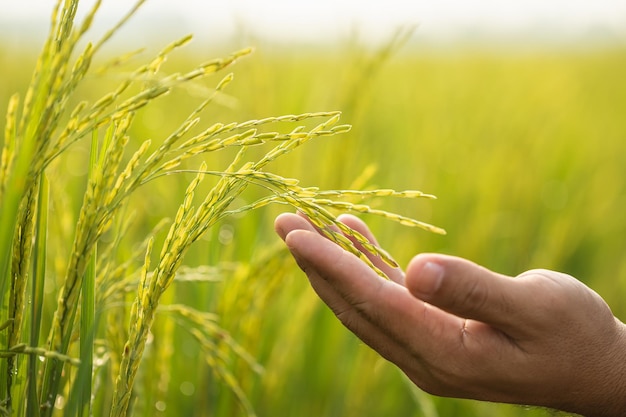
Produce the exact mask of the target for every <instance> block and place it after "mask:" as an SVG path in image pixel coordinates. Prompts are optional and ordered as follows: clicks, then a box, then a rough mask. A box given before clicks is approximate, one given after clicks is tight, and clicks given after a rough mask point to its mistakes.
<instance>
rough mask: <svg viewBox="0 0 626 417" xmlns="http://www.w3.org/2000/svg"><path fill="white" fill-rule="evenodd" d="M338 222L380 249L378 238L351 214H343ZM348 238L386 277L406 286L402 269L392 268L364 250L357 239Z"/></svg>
mask: <svg viewBox="0 0 626 417" xmlns="http://www.w3.org/2000/svg"><path fill="white" fill-rule="evenodd" d="M338 220H339V221H341V222H342V223H344V224H345V225H346V226H348V227H350V228H351V229H354V230H356V231H357V232H359V233H361V234H362V235H363V236H365V238H366V239H367V240H368V241H369V242H370V243H372V244H373V245H375V246H378V247H380V245H379V244H378V241H377V239H376V237H375V236H374V234H373V233H372V232H371V230H370V229H369V227H368V226H367V224H365V222H364V221H363V220H361V219H359V218H358V217H356V216H353V215H350V214H342V215H341V216H339V217H338ZM348 238H349V239H350V240H351V241H352V242H353V243H354V244H355V246H356V248H357V249H358V250H360V251H361V252H363V253H364V254H365V255H366V256H367V257H368V258H369V259H370V261H372V263H373V264H374V265H376V266H377V267H378V268H380V269H381V270H382V271H383V272H384V273H385V275H387V276H388V277H389V279H391V280H392V281H394V282H397V283H398V284H401V285H404V271H402V269H401V268H399V267H396V268H394V267H392V266H391V265H389V264H388V263H387V262H385V261H383V260H382V259H381V258H380V257H379V256H376V255H373V254H372V253H370V252H369V251H368V250H366V249H365V248H363V246H362V245H360V244H359V243H358V242H357V241H356V239H354V238H351V237H350V236H348Z"/></svg>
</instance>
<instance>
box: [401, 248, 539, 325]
mask: <svg viewBox="0 0 626 417" xmlns="http://www.w3.org/2000/svg"><path fill="white" fill-rule="evenodd" d="M520 284H521V283H520V282H519V281H518V280H516V279H513V278H511V277H508V276H505V275H501V274H498V273H495V272H492V271H490V270H488V269H486V268H484V267H481V266H479V265H477V264H475V263H473V262H470V261H468V260H466V259H462V258H457V257H452V256H444V255H437V254H420V255H418V256H416V257H415V258H413V259H412V260H411V262H410V264H409V266H408V268H407V271H406V287H407V289H408V290H409V291H410V292H411V294H413V296H415V297H417V298H419V299H421V300H423V301H425V302H427V303H429V304H431V305H433V306H436V307H438V308H440V309H442V310H445V311H447V312H449V313H452V314H454V315H457V316H459V317H462V318H467V319H473V320H478V321H482V322H484V323H487V324H490V325H492V326H494V327H496V328H499V329H501V330H503V331H505V332H507V333H509V331H513V332H517V331H519V330H520V329H519V326H520V321H521V322H523V321H525V320H528V318H529V317H527V316H524V312H527V311H528V309H529V307H530V305H531V304H532V300H533V297H534V296H533V293H532V290H531V288H529V286H528V285H520ZM532 287H534V286H532ZM509 334H510V333H509Z"/></svg>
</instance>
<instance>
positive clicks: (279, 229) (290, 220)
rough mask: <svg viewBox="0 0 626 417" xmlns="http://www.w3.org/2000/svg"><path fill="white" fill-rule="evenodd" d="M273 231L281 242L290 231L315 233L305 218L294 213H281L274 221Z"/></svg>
mask: <svg viewBox="0 0 626 417" xmlns="http://www.w3.org/2000/svg"><path fill="white" fill-rule="evenodd" d="M274 230H276V233H277V234H278V235H279V236H280V238H281V239H282V240H285V238H286V237H287V235H288V234H289V232H291V231H292V230H309V231H316V229H315V227H314V226H313V225H312V224H311V223H310V222H309V221H308V220H307V218H306V217H304V216H301V215H299V214H295V213H282V214H280V215H279V216H278V217H276V220H275V221H274Z"/></svg>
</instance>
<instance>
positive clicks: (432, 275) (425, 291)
mask: <svg viewBox="0 0 626 417" xmlns="http://www.w3.org/2000/svg"><path fill="white" fill-rule="evenodd" d="M443 273H444V271H443V267H442V266H441V265H439V264H437V263H434V262H426V264H424V266H423V267H422V270H421V272H420V274H419V278H418V281H417V288H416V289H417V292H419V293H420V294H421V295H424V296H430V295H432V294H434V293H435V292H437V290H438V289H439V287H441V282H442V281H443Z"/></svg>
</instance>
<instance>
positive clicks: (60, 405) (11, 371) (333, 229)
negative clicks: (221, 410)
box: [0, 0, 443, 416]
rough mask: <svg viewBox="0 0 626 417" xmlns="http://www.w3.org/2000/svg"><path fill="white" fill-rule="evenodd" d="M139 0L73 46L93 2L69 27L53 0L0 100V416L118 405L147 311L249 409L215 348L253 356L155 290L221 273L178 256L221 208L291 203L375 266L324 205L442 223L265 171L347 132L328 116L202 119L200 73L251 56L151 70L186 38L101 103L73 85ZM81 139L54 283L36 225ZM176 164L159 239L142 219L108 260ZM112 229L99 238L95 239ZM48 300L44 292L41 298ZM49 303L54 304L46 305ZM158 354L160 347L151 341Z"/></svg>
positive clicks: (146, 336) (67, 5)
mask: <svg viewBox="0 0 626 417" xmlns="http://www.w3.org/2000/svg"><path fill="white" fill-rule="evenodd" d="M143 2H144V1H143V0H139V1H137V2H136V4H135V5H134V6H133V7H132V8H131V9H130V11H129V13H128V14H127V15H126V16H124V17H123V18H122V19H121V20H120V22H119V23H118V24H117V25H115V26H114V27H113V28H112V29H111V30H110V31H108V32H106V33H105V34H104V35H103V36H102V37H101V38H100V40H98V41H96V42H93V43H92V42H88V43H87V44H86V46H83V47H81V46H80V45H81V44H82V43H81V41H82V40H83V38H85V36H86V34H87V33H88V32H89V29H90V27H91V24H92V22H93V20H94V18H95V16H96V14H97V11H98V8H99V6H100V3H101V2H100V1H98V2H96V4H95V5H94V6H93V8H92V9H91V10H90V11H89V13H87V15H86V17H85V18H84V20H83V21H82V22H80V23H77V22H76V12H77V9H78V3H79V1H78V0H59V1H58V2H57V4H56V6H55V7H54V10H53V12H52V16H51V27H50V32H49V35H48V38H47V39H46V42H45V44H44V46H43V49H42V51H41V54H40V55H39V58H38V61H37V64H36V67H35V70H34V72H33V75H32V79H31V82H30V85H29V87H28V90H27V91H26V92H25V94H24V95H23V96H22V95H20V94H15V95H14V96H12V97H11V99H10V101H9V104H8V110H7V115H6V122H5V130H4V141H3V146H2V157H1V158H2V159H1V161H0V207H1V212H2V219H1V220H0V278H1V279H0V306H1V307H2V311H1V320H0V321H1V322H2V323H3V324H2V326H1V327H2V330H1V333H0V335H1V337H2V340H1V343H2V348H1V349H2V350H1V351H0V355H1V356H2V358H3V360H2V362H1V369H0V374H1V375H2V376H1V377H0V400H1V406H0V412H1V413H2V414H4V415H16V416H21V415H28V416H52V415H56V414H59V415H60V414H63V415H67V416H86V415H91V414H97V415H102V414H107V413H108V414H109V415H110V416H126V415H129V414H131V413H132V412H133V407H134V406H135V404H136V403H137V398H138V394H137V392H138V390H139V387H138V384H139V379H138V375H139V374H140V371H141V364H142V360H143V359H144V357H145V354H146V349H147V347H148V345H150V343H151V338H152V337H154V333H153V328H154V325H155V318H156V316H157V314H162V315H163V316H164V317H168V318H170V319H171V320H172V322H173V323H178V324H179V325H181V326H182V327H183V328H185V329H186V330H187V331H188V332H189V333H190V334H191V335H192V336H193V338H194V339H195V340H196V341H197V342H198V343H199V345H200V346H201V347H202V352H203V355H204V358H205V360H206V363H207V365H208V366H209V367H210V368H211V369H212V371H213V372H214V374H215V375H216V378H217V379H218V380H219V381H221V383H222V384H224V386H225V387H227V388H228V389H230V390H231V391H232V392H233V393H234V395H235V396H236V397H237V399H238V400H239V402H240V404H241V407H242V409H243V410H244V411H245V413H246V414H248V415H254V410H253V407H252V405H251V404H250V403H249V402H248V400H247V398H246V393H245V391H244V390H243V388H242V387H241V385H240V383H239V382H238V380H237V378H236V376H235V374H234V373H233V371H232V370H231V369H230V368H229V366H230V364H229V360H228V354H230V353H232V354H234V355H236V356H238V357H239V358H241V359H242V360H244V361H245V362H246V363H247V364H248V366H249V367H250V368H251V369H253V370H258V369H259V364H258V363H257V362H256V360H255V359H254V358H253V357H252V356H251V355H250V354H249V353H248V352H246V350H245V349H243V347H242V346H240V345H239V344H238V343H237V341H236V340H234V338H232V337H231V336H230V335H229V334H228V332H226V331H225V330H224V329H223V328H221V327H220V325H219V321H218V317H217V316H216V315H215V314H214V313H211V312H206V311H201V310H198V309H196V308H193V307H191V306H187V305H184V304H177V303H172V302H171V300H172V297H171V296H169V294H171V289H170V288H171V287H172V284H173V283H174V282H175V281H184V280H185V279H189V277H194V278H192V279H198V280H202V281H206V282H210V281H212V280H213V279H219V280H223V279H228V277H229V276H230V275H231V274H232V270H231V269H229V268H228V267H227V265H225V264H222V263H220V262H218V263H217V264H216V265H210V266H207V267H204V268H192V269H189V268H186V267H185V266H184V258H185V254H186V253H187V252H188V251H189V249H190V247H191V246H192V245H193V244H194V243H195V242H197V241H198V240H199V239H200V238H201V237H202V236H204V235H205V234H206V233H207V232H208V231H210V230H211V229H212V228H213V227H215V226H216V224H219V222H220V221H223V219H224V218H226V217H228V216H233V215H238V214H241V213H245V212H247V211H250V210H254V209H258V208H261V207H264V206H267V205H269V204H283V205H287V206H291V207H292V208H293V209H296V210H298V211H300V212H302V213H304V214H305V215H307V216H308V217H309V218H310V219H311V221H312V222H313V224H314V225H315V226H317V227H318V228H319V229H320V231H321V233H323V234H324V235H325V236H327V237H328V238H329V239H332V240H333V241H335V242H336V243H337V244H338V245H340V246H342V247H343V248H345V249H346V250H348V251H350V252H353V253H354V254H356V255H357V256H360V257H361V258H362V259H363V260H364V261H365V262H367V263H368V264H369V265H370V266H371V267H372V268H374V269H375V270H376V271H377V272H378V273H380V274H383V273H382V272H381V271H380V270H378V269H377V268H376V267H375V266H374V265H373V264H372V263H371V262H370V261H369V258H367V257H366V256H364V255H363V254H362V253H361V252H360V251H359V250H357V249H356V247H355V245H354V244H353V243H352V240H351V239H348V238H347V236H349V237H351V238H353V239H354V241H356V242H358V243H359V244H360V245H362V246H363V247H364V248H365V249H366V250H368V251H370V252H372V253H374V254H376V255H378V256H380V257H381V258H382V259H384V260H385V261H387V262H388V263H390V264H392V265H395V263H394V261H393V260H392V259H391V258H390V257H389V256H388V255H387V254H386V253H385V252H384V251H382V250H381V249H379V248H377V247H376V246H374V245H372V244H370V243H369V242H368V241H367V240H366V239H365V237H363V236H362V235H360V234H359V233H358V232H356V231H354V230H352V229H350V228H348V227H346V226H345V225H343V224H342V223H340V222H339V221H338V220H337V218H336V216H335V214H334V213H337V212H339V211H354V212H358V213H368V214H373V215H378V216H382V217H384V218H387V219H389V220H392V221H397V222H399V223H401V224H403V225H407V226H415V227H419V228H422V229H425V230H428V231H431V232H435V233H443V230H442V229H439V228H437V227H435V226H432V225H430V224H427V223H423V222H420V221H417V220H414V219H411V218H409V217H405V216H401V215H399V214H395V213H390V212H386V211H384V210H380V209H374V208H371V207H370V206H368V205H367V204H366V203H365V202H364V200H366V199H368V198H375V197H376V198H377V197H399V198H433V196H432V195H429V194H424V193H421V192H419V191H411V190H408V191H395V190H391V189H374V190H320V189H319V188H317V187H304V186H301V185H300V183H299V181H298V180H297V179H293V178H287V177H284V176H280V175H277V174H275V173H272V172H269V171H267V170H266V169H267V167H268V166H269V165H270V164H271V163H272V162H273V161H275V160H277V159H279V158H283V157H285V156H286V155H288V154H290V153H291V152H292V151H293V150H295V149H296V148H299V147H301V146H303V145H305V144H306V143H307V142H309V141H310V140H312V139H318V138H323V137H330V136H334V135H337V134H341V133H345V132H347V131H349V130H350V126H349V125H345V124H338V123H339V120H340V113H339V112H337V111H328V112H327V111H322V112H310V113H303V114H295V115H282V116H273V117H266V118H262V119H256V120H247V121H243V122H228V123H211V124H208V125H206V124H205V125H204V126H203V119H204V118H205V117H206V114H207V113H208V109H210V108H211V105H212V104H214V102H215V101H216V100H219V98H220V97H222V96H223V94H225V93H224V91H225V90H226V88H227V86H228V85H229V84H230V83H231V82H232V81H233V75H232V74H230V73H226V74H223V75H221V76H219V78H217V81H215V80H212V77H213V76H215V75H217V74H219V73H222V72H223V71H224V70H225V69H227V68H229V67H230V66H231V65H233V64H234V63H235V62H236V61H237V60H239V59H241V58H244V57H245V56H247V55H249V54H250V53H251V52H252V51H251V49H250V48H246V49H242V50H240V51H236V52H234V53H232V54H231V55H229V56H226V57H223V58H219V59H213V60H210V61H207V62H205V63H202V64H200V65H196V66H195V67H192V68H191V69H189V70H187V71H182V72H175V73H171V74H168V73H165V71H163V70H162V68H163V64H164V62H165V61H166V60H167V58H168V57H169V56H170V55H171V53H172V52H173V51H175V50H177V49H179V48H182V47H184V46H185V45H186V44H187V43H188V42H189V41H190V40H191V36H186V37H184V38H182V39H180V40H177V41H175V42H172V43H171V44H169V45H167V46H165V47H164V48H163V49H162V50H161V52H159V53H158V54H156V56H154V58H152V59H151V60H149V61H148V62H147V63H145V64H141V65H139V66H137V67H136V68H135V69H134V70H133V71H132V72H131V73H130V74H127V75H125V76H124V77H123V78H122V79H121V81H120V82H119V84H118V85H117V86H116V87H115V88H114V89H113V90H111V91H110V92H108V93H106V94H104V95H102V96H101V97H100V98H98V99H96V100H89V99H85V98H84V97H82V96H81V95H80V88H79V87H80V86H82V85H83V84H84V82H85V80H86V79H87V78H89V77H92V78H94V77H104V76H106V74H108V73H110V72H111V71H113V69H114V68H116V67H117V66H119V65H120V63H122V62H124V63H126V62H127V61H128V62H130V61H131V60H132V59H133V58H135V54H133V53H130V54H126V55H123V56H121V57H119V58H117V59H115V60H113V61H111V62H109V63H108V64H105V65H104V66H102V67H101V68H96V69H94V65H95V62H96V61H95V58H96V57H97V55H98V52H99V51H100V50H101V48H102V46H103V45H104V44H106V42H107V41H108V40H109V39H110V38H111V37H112V36H113V35H114V34H115V32H116V31H117V30H118V29H119V28H120V27H121V26H122V25H123V24H125V23H126V22H127V21H128V19H129V18H130V17H131V16H132V15H133V14H134V13H135V12H136V11H137V10H138V9H139V7H140V6H141V5H142V3H143ZM81 48H82V49H81ZM208 82H211V83H212V85H214V87H212V88H210V89H208V91H209V92H208V93H207V94H205V97H204V98H203V100H202V102H201V103H200V104H199V105H197V106H196V108H195V109H194V110H193V111H192V112H191V113H190V114H189V115H188V116H187V117H186V118H185V119H184V120H182V122H181V123H180V124H179V126H178V127H177V128H176V129H174V130H173V131H172V132H170V133H169V134H166V135H164V136H163V138H162V139H161V140H158V141H156V140H155V141H152V140H147V139H146V140H137V139H136V138H132V140H131V132H132V126H133V123H134V122H135V121H136V118H137V115H138V114H140V113H141V112H142V111H143V109H144V108H146V107H147V106H150V105H152V104H153V103H154V102H156V101H157V100H159V99H160V98H161V97H163V96H165V95H167V94H168V93H170V92H173V91H177V90H180V89H181V88H182V87H184V86H188V85H201V83H208ZM205 89H206V87H205ZM293 126H295V127H293ZM84 141H90V159H89V164H88V166H89V169H88V172H87V173H86V174H85V178H84V183H85V189H84V195H83V200H82V203H81V205H80V209H79V211H78V216H77V218H76V221H75V224H74V225H73V227H72V234H73V236H72V238H71V239H70V240H71V242H70V241H63V242H60V243H61V244H62V246H64V247H65V248H66V253H67V259H66V260H65V261H63V262H62V264H63V267H62V268H63V272H62V273H61V274H60V275H61V276H60V277H56V276H55V274H53V271H55V270H56V269H55V268H53V267H52V266H51V265H49V261H50V256H49V250H50V249H52V247H51V243H50V242H52V239H51V237H50V235H49V232H48V231H49V229H50V228H52V227H56V226H55V222H56V221H57V219H55V218H54V216H52V215H51V212H52V208H51V207H50V201H51V196H50V194H51V189H54V190H59V189H62V187H63V183H64V182H65V181H66V179H65V178H63V177H60V176H58V175H55V171H54V169H53V168H54V164H55V162H56V161H57V160H58V159H59V158H61V157H62V156H63V155H64V154H65V153H66V152H67V151H68V150H71V149H72V147H73V146H76V145H77V144H78V143H81V142H84ZM137 143H139V145H137V146H136V145H135V144H137ZM257 148H258V149H262V152H261V153H260V155H261V156H260V157H255V155H254V154H255V153H254V152H252V150H253V149H257ZM227 150H234V153H233V155H234V157H233V158H232V160H230V161H229V162H228V163H227V164H226V166H225V167H209V165H208V164H207V163H206V162H204V161H203V162H201V163H200V164H199V166H197V167H195V168H194V167H189V165H190V164H193V163H194V162H195V161H197V160H198V158H202V157H206V156H207V155H210V154H214V153H217V152H225V151H227ZM189 173H192V174H193V175H194V178H193V180H192V181H191V182H190V183H189V184H188V186H187V189H186V192H185V193H184V197H183V201H182V202H181V203H180V205H179V207H178V210H177V211H176V212H175V213H172V214H173V221H171V223H170V224H169V229H168V230H167V232H165V233H164V234H165V237H164V238H163V239H161V237H162V234H161V231H164V229H165V228H166V227H167V222H168V221H167V220H164V222H161V223H159V224H156V225H154V229H153V231H152V232H151V233H150V234H149V235H148V236H145V238H144V239H141V240H140V241H139V242H136V246H135V250H134V251H133V253H132V254H129V255H128V257H127V258H126V259H124V260H122V261H120V260H119V259H118V257H116V256H115V253H116V248H117V245H118V244H119V241H120V239H121V238H122V236H123V235H124V230H126V228H128V227H129V220H128V218H127V213H128V211H127V209H128V206H129V205H132V202H131V196H133V195H134V194H136V192H137V191H138V190H139V189H144V188H146V187H150V186H151V185H153V184H154V183H155V182H158V181H161V180H163V179H165V178H166V177H170V176H175V175H183V174H189ZM207 177H212V178H214V179H215V181H214V185H212V186H211V187H210V188H209V189H208V191H206V192H205V191H202V192H200V190H201V188H200V184H201V183H203V181H205V180H206V178H207ZM249 186H254V187H257V188H259V189H260V190H262V191H263V192H264V193H265V194H264V195H263V196H262V197H260V198H257V199H256V200H254V201H252V202H248V203H241V202H240V201H241V200H240V199H239V197H240V196H241V195H242V193H244V191H245V190H246V189H247V188H249ZM111 234H112V235H113V239H108V240H106V241H103V237H104V236H110V235H111ZM54 241H55V242H57V241H59V239H58V238H55V239H54ZM54 249H58V248H54ZM57 252H58V250H57ZM138 259H142V260H143V262H140V263H142V266H140V267H138V268H135V265H136V261H137V260H138ZM55 262H57V261H56V260H55ZM207 268H208V269H207ZM55 280H58V281H59V282H60V286H59V287H58V289H57V290H56V292H54V293H52V294H50V293H47V292H46V291H45V288H46V286H47V285H48V286H50V285H51V284H50V283H51V281H55ZM51 297H55V298H56V302H54V301H53V302H51V300H50V298H51ZM47 306H52V307H51V308H50V311H47V310H46V308H47ZM105 324H106V326H105ZM103 327H105V328H103ZM46 335H47V336H46ZM44 337H47V338H46V339H45V340H43V338H44ZM225 351H227V352H229V353H225ZM160 354H162V355H168V354H171V352H169V353H168V351H167V350H163V351H162V352H161V353H160ZM163 363H167V362H163ZM161 378H162V379H163V380H164V381H165V382H163V386H164V387H165V388H164V389H167V381H166V379H167V372H163V373H161ZM157 385H158V384H157ZM108 387H112V388H110V389H109V388H108Z"/></svg>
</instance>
